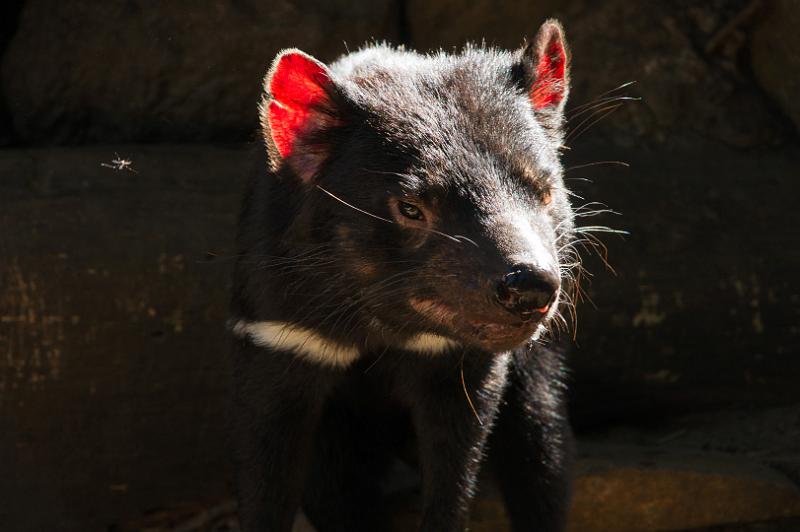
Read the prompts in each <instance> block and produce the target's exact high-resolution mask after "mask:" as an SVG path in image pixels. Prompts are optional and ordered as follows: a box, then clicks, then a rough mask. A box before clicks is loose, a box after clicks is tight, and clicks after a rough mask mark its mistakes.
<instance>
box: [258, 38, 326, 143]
mask: <svg viewBox="0 0 800 532" xmlns="http://www.w3.org/2000/svg"><path fill="white" fill-rule="evenodd" d="M268 79H269V81H268V90H269V94H270V96H271V100H270V102H269V107H268V120H269V130H270V133H271V135H272V140H273V141H274V142H275V147H276V148H277V149H278V152H279V153H280V155H281V157H287V156H288V155H290V154H291V153H292V152H293V151H294V149H295V148H296V146H297V142H298V139H300V138H301V136H302V135H303V134H305V133H307V132H309V131H311V130H314V129H317V128H319V127H320V126H322V125H324V123H325V120H326V115H325V112H324V108H325V107H329V106H328V105H327V104H328V103H329V102H328V100H329V95H328V92H327V90H326V89H328V88H330V86H331V85H332V82H331V79H330V77H329V76H328V71H327V69H326V68H325V66H324V65H322V64H321V63H319V62H318V61H316V60H315V59H314V58H312V57H311V56H309V55H306V54H304V53H303V52H300V51H299V50H289V51H286V52H283V53H282V54H281V55H280V56H278V58H277V59H276V60H275V63H274V66H273V67H272V71H271V73H270V75H269V78H268Z"/></svg>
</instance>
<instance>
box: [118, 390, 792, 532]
mask: <svg viewBox="0 0 800 532" xmlns="http://www.w3.org/2000/svg"><path fill="white" fill-rule="evenodd" d="M798 433H800V404H799V405H795V406H793V407H787V408H779V409H772V410H765V411H762V412H748V411H725V412H717V413H713V414H704V415H695V416H691V417H687V418H682V419H676V420H672V421H671V422H670V423H667V424H666V425H664V426H661V427H658V428H655V429H653V428H649V429H648V428H641V427H640V428H635V427H627V428H618V429H615V430H612V431H608V432H605V433H602V434H594V435H591V436H587V437H586V438H584V439H582V440H579V441H578V451H579V454H580V457H579V460H578V464H577V479H576V483H575V498H574V504H573V508H572V513H571V521H570V526H569V530H570V531H574V532H618V531H623V530H624V531H626V532H637V531H640V532H651V531H673V532H675V531H688V530H691V531H695V532H700V531H704V532H712V531H716V532H722V531H725V532H755V531H761V532H778V531H781V532H789V531H791V532H795V531H796V530H798V528H797V524H798V523H800V488H799V487H798V484H797V483H796V482H792V480H791V479H790V478H789V477H788V476H787V475H785V474H783V473H782V472H781V471H780V470H779V469H778V468H776V467H775V466H774V465H773V464H772V463H771V462H772V460H773V459H774V457H776V456H778V455H781V456H783V457H784V458H786V457H789V456H792V457H794V458H800V449H798V448H797V437H798V435H799V434H798ZM404 483H407V482H405V481H404ZM418 498H419V486H418V477H415V480H414V481H413V482H412V484H411V487H410V488H409V489H406V490H404V491H400V492H397V493H395V494H394V495H393V496H392V497H390V506H391V508H392V509H393V511H394V512H395V514H396V516H395V522H394V527H393V530H396V531H397V532H407V531H409V530H416V527H417V522H418V517H419V516H418V514H417V512H416V511H415V508H417V507H418ZM234 508H235V505H234V504H233V503H232V502H231V501H229V502H224V503H222V504H212V505H210V506H208V507H206V508H205V509H204V511H199V510H198V509H195V515H194V516H191V514H189V515H188V516H187V515H185V514H186V513H187V511H186V510H187V508H185V507H175V508H173V509H172V510H171V511H168V512H164V513H162V514H161V515H151V516H147V517H143V518H139V519H136V520H132V521H128V522H124V523H122V524H121V526H120V528H119V530H120V532H133V531H138V530H142V529H154V528H155V529H158V528H159V527H163V526H164V524H165V523H166V522H168V521H170V519H171V520H172V521H171V522H173V523H174V522H180V523H181V524H182V528H180V529H181V530H186V531H187V532H188V531H198V532H199V531H200V530H211V531H214V532H222V531H223V530H225V531H229V530H231V529H233V530H237V528H236V527H237V525H236V518H235V512H234ZM201 523H202V524H204V525H205V526H206V527H207V528H201V526H200V524H201ZM224 527H228V528H224ZM508 529H509V528H508V519H507V517H506V513H505V510H504V508H503V503H502V501H501V499H500V497H499V494H498V492H497V490H496V488H495V487H494V486H493V484H492V482H491V479H490V478H489V477H488V475H487V476H485V478H484V479H482V482H481V487H480V491H479V494H478V498H477V499H476V500H475V502H474V504H473V509H472V514H471V519H470V530H472V531H473V532H504V531H507V530H508ZM313 531H314V528H313V527H311V526H310V525H309V524H308V523H307V522H305V523H304V524H302V525H301V524H300V522H298V525H297V526H296V527H295V530H294V532H313Z"/></svg>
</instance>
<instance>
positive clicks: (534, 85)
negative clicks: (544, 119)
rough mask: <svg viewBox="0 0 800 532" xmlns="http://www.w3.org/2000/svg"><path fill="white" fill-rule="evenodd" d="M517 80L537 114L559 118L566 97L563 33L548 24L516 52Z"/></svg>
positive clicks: (566, 54) (552, 23) (566, 56)
mask: <svg viewBox="0 0 800 532" xmlns="http://www.w3.org/2000/svg"><path fill="white" fill-rule="evenodd" d="M519 57H520V59H519V63H518V68H519V70H520V71H521V74H522V75H521V79H520V80H519V81H520V82H521V83H522V84H523V85H524V89H525V91H526V92H527V94H528V97H529V98H530V101H531V105H532V106H533V109H534V110H535V111H537V113H541V114H545V115H548V116H550V117H560V116H561V115H562V113H563V111H564V104H565V103H566V101H567V95H568V94H569V51H568V49H567V43H566V41H565V40H564V30H563V28H562V27H561V24H560V23H559V22H558V21H557V20H553V19H551V20H548V21H546V22H545V23H544V24H542V27H541V28H540V29H539V33H538V34H537V35H536V39H534V41H533V42H531V43H529V44H527V45H526V46H525V47H523V48H522V50H520V51H519Z"/></svg>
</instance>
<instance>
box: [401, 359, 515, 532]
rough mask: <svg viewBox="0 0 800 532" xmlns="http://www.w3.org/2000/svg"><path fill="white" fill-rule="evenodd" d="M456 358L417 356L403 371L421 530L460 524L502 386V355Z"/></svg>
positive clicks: (449, 530)
mask: <svg viewBox="0 0 800 532" xmlns="http://www.w3.org/2000/svg"><path fill="white" fill-rule="evenodd" d="M462 356H463V358H461V357H462ZM458 357H459V358H461V363H460V364H459V358H452V357H442V358H431V359H421V360H417V361H415V362H414V364H413V373H409V374H408V375H407V376H405V383H404V387H406V388H407V390H406V391H407V392H408V393H409V394H410V397H409V399H410V401H411V414H412V417H413V421H414V426H415V429H416V433H417V439H418V447H419V458H420V464H421V468H422V477H423V511H422V524H421V528H420V530H421V531H422V532H462V531H463V530H464V529H465V527H466V524H467V517H468V510H469V503H470V501H471V499H472V496H473V495H474V492H475V481H476V476H477V474H478V470H479V468H480V462H481V459H482V458H483V449H484V444H485V442H486V438H487V436H488V434H489V431H490V430H491V427H492V423H493V422H494V418H495V414H496V412H497V407H498V404H499V401H500V397H501V395H502V390H503V387H504V385H505V376H506V365H507V363H508V356H507V355H489V354H485V353H472V352H470V353H464V354H463V355H458ZM467 394H468V395H467Z"/></svg>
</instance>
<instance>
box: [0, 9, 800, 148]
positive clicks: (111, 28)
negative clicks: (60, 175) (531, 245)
mask: <svg viewBox="0 0 800 532" xmlns="http://www.w3.org/2000/svg"><path fill="white" fill-rule="evenodd" d="M756 3H757V4H758V2H756ZM751 4H753V2H752V1H748V0H714V1H712V2H702V3H698V2H691V1H690V0H675V1H674V2H654V3H650V4H648V7H647V8H646V9H643V7H642V6H643V5H642V4H641V3H637V2H629V1H626V0H609V1H606V2H602V3H596V2H595V3H592V2H586V1H585V0H571V1H569V2H556V1H553V0H547V1H545V2H522V1H516V2H502V3H497V2H491V1H480V2H468V3H465V2H462V1H460V0H438V1H421V0H409V1H408V2H398V1H396V0H380V1H377V2H344V1H343V0H337V1H336V2H333V3H330V2H317V3H311V4H308V3H302V4H300V3H293V2H290V1H289V0H281V1H278V2H269V3H265V2H258V1H255V0H246V1H243V2H236V3H225V2H212V3H202V4H187V3H185V2H169V3H161V4H158V5H157V6H156V5H154V4H149V3H147V2H144V1H142V0H136V1H131V2H125V3H122V2H105V3H102V2H101V3H98V2H88V1H80V2H77V3H75V2H70V3H69V4H67V3H63V2H62V3H53V2H49V1H47V0H28V1H27V2H25V4H24V9H23V11H22V15H21V17H20V22H19V26H18V29H17V32H16V36H15V38H14V39H13V41H12V42H11V44H10V46H9V48H8V50H7V53H6V54H5V58H4V60H3V68H2V73H3V86H4V90H5V96H6V101H7V105H8V107H9V109H10V114H11V117H12V118H13V123H14V127H15V134H16V135H17V137H19V138H18V140H21V141H23V142H35V143H53V142H57V143H64V142H66V143H79V142H86V141H117V142H119V141H130V140H143V141H158V140H172V141H175V140H177V141H181V140H190V141H197V140H206V139H219V140H223V139H224V140H232V139H247V138H250V137H249V136H250V135H251V132H252V130H253V128H254V126H255V123H256V122H255V111H254V106H255V102H256V101H257V99H258V93H259V88H260V87H259V86H260V80H261V77H262V76H263V74H264V71H265V70H266V67H267V66H268V64H269V62H270V60H271V59H272V57H273V55H274V54H275V52H276V51H277V50H278V49H280V48H283V47H288V46H297V47H300V48H303V49H305V50H307V51H310V52H312V53H315V54H318V55H319V56H320V57H321V58H323V59H326V60H327V59H333V58H334V57H336V56H338V55H340V54H341V53H344V52H345V51H346V49H347V47H346V46H345V44H344V42H345V41H346V43H347V45H349V47H350V48H355V47H358V46H360V45H361V44H363V43H364V42H365V41H367V40H369V39H371V38H377V39H388V40H389V41H390V42H395V43H397V42H400V41H407V42H409V43H410V44H411V45H412V46H414V47H416V48H419V49H421V50H430V49H437V48H440V47H444V48H446V49H449V48H452V47H459V46H461V45H463V44H464V43H465V42H466V41H478V42H480V41H481V40H483V39H485V40H486V42H487V43H489V44H494V45H498V46H502V47H506V48H514V47H517V46H519V45H520V44H521V42H522V40H523V38H524V37H526V36H527V37H529V38H531V37H533V35H534V34H535V32H536V30H537V28H538V27H539V25H540V24H541V22H542V21H543V20H544V19H545V18H547V17H550V16H557V17H559V18H561V19H562V20H563V21H564V24H565V27H566V29H567V35H568V38H569V41H570V43H571V45H572V49H573V52H574V54H573V57H574V69H573V72H574V91H573V96H572V98H571V102H570V106H571V108H573V109H574V108H575V107H577V106H580V105H582V104H586V103H588V102H592V101H593V100H594V98H596V97H597V96H598V95H601V94H603V93H605V92H606V91H608V90H610V89H613V88H615V87H617V86H619V85H620V84H623V83H625V82H628V81H636V82H637V84H636V85H635V86H632V87H629V88H628V89H627V90H625V91H623V93H625V94H630V95H633V96H641V97H642V101H641V102H640V103H636V104H630V105H625V106H624V107H623V108H622V109H620V114H621V115H623V116H621V117H620V118H619V119H618V120H615V121H614V122H613V124H616V125H614V126H613V127H607V128H605V131H606V133H607V134H608V135H610V136H611V137H612V138H614V139H615V140H617V141H618V142H622V143H625V144H627V145H633V144H636V143H640V142H642V140H645V141H647V142H655V143H659V142H662V141H664V140H665V139H666V138H668V137H673V136H680V135H683V134H686V133H694V134H699V135H701V136H704V137H709V138H714V139H718V140H721V141H723V142H725V143H727V144H730V145H733V146H738V147H752V146H759V145H764V144H770V143H772V142H774V141H776V140H781V139H784V138H785V137H786V136H787V135H789V134H790V133H788V132H787V131H786V127H785V122H784V120H782V117H781V116H780V113H779V112H777V111H776V110H775V109H774V108H773V105H772V104H771V102H770V101H769V98H768V97H765V95H764V94H763V92H762V90H761V89H760V88H759V87H758V85H757V84H756V83H755V80H754V79H753V76H752V73H751V70H752V71H753V72H755V74H756V76H757V77H758V81H759V82H760V83H761V85H762V86H763V87H764V88H765V89H766V91H767V92H768V93H769V94H770V95H771V97H773V98H775V100H776V101H777V102H779V103H780V105H781V106H782V107H783V109H784V111H785V112H786V113H787V114H789V115H790V116H794V117H795V119H797V113H798V111H797V103H796V102H795V101H793V95H794V94H796V92H797V91H796V84H797V83H798V82H797V75H796V74H795V75H793V76H792V75H789V74H787V73H791V72H795V73H796V72H798V70H799V69H798V64H797V61H798V60H797V57H798V56H800V54H798V44H797V37H796V35H795V33H796V32H793V27H794V25H796V21H797V17H798V16H799V15H798V10H800V8H798V6H797V3H796V2H793V1H792V0H782V1H780V2H778V3H777V5H776V7H775V9H773V10H771V11H770V10H768V9H757V8H753V7H752V6H751ZM756 7H758V6H756ZM754 26H756V27H757V30H756V32H755V41H754V46H753V50H752V54H749V53H747V52H748V50H749V48H748V46H749V43H750V39H749V35H750V30H751V29H752V28H753V27H754ZM751 57H752V63H753V64H752V69H751V65H750V60H751ZM787 78H789V79H788V81H787ZM794 100H796V98H794ZM602 107H603V106H601V107H598V108H595V109H594V110H595V111H599V110H600V109H601V108H602ZM579 112H580V114H578V113H579ZM576 114H577V116H574V115H576ZM600 114H602V113H600V112H598V113H597V114H593V113H592V112H590V111H589V110H587V109H585V108H583V109H578V110H576V111H575V112H574V113H573V119H572V121H571V126H572V127H573V128H577V129H578V130H579V129H580V128H581V127H583V126H585V125H588V124H589V123H591V122H592V121H593V120H594V119H595V118H596V117H598V116H599V115H600ZM578 126H581V127H578ZM791 134H793V133H791Z"/></svg>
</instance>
